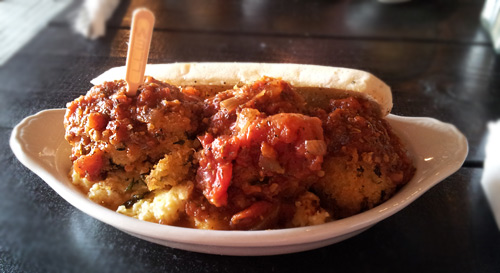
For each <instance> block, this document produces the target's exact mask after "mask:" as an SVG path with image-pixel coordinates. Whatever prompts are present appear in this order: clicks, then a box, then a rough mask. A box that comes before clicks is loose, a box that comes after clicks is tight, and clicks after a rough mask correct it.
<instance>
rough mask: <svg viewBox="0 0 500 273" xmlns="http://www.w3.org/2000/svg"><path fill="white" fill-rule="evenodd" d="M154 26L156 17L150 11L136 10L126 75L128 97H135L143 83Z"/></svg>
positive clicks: (133, 16)
mask: <svg viewBox="0 0 500 273" xmlns="http://www.w3.org/2000/svg"><path fill="white" fill-rule="evenodd" d="M154 24H155V16H154V15H153V13H152V12H151V11H149V10H148V9H145V8H140V9H136V10H135V11H134V13H133V14H132V26H131V27H130V40H129V45H128V52H127V72H126V74H125V81H126V82H127V96H135V94H136V92H137V88H138V87H139V85H141V84H142V82H143V79H144V71H145V70H146V64H147V62H148V55H149V47H150V45H151V37H152V36H153V27H154Z"/></svg>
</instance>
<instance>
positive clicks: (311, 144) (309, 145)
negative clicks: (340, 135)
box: [305, 140, 326, 156]
mask: <svg viewBox="0 0 500 273" xmlns="http://www.w3.org/2000/svg"><path fill="white" fill-rule="evenodd" d="M305 148H306V151H307V152H309V153H310V154H313V155H317V156H322V155H325V154H326V143H325V141H324V140H306V142H305Z"/></svg>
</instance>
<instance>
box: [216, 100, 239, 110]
mask: <svg viewBox="0 0 500 273" xmlns="http://www.w3.org/2000/svg"><path fill="white" fill-rule="evenodd" d="M240 104H241V101H240V99H238V98H237V97H232V98H229V99H227V100H223V101H221V102H220V107H221V108H224V109H226V110H227V111H228V112H231V111H233V110H234V109H236V108H238V106H239V105H240Z"/></svg>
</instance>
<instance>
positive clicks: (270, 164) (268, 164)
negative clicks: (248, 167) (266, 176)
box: [259, 156, 285, 174]
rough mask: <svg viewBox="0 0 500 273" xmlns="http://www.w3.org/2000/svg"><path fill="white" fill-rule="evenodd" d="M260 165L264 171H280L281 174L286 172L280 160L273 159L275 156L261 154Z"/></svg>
mask: <svg viewBox="0 0 500 273" xmlns="http://www.w3.org/2000/svg"><path fill="white" fill-rule="evenodd" d="M259 166H260V167H261V168H262V169H263V170H264V171H268V172H275V173H279V174H284V173H285V169H283V168H282V167H281V165H280V163H279V162H278V160H276V159H273V158H269V157H265V156H261V157H260V158H259Z"/></svg>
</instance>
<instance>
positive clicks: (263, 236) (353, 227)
mask: <svg viewBox="0 0 500 273" xmlns="http://www.w3.org/2000/svg"><path fill="white" fill-rule="evenodd" d="M64 111H65V110H64V109H51V110H45V111H42V112H39V113H37V114H35V115H33V116H29V117H27V118H25V119H24V120H23V121H21V122H20V123H19V124H18V125H17V126H16V127H15V128H14V130H13V132H12V135H11V138H10V146H11V148H12V151H13V152H14V154H15V155H16V156H17V158H18V159H19V161H21V163H22V164H24V165H25V166H26V167H28V168H29V169H30V170H32V171H33V172H34V173H36V174H37V175H38V176H40V177H41V178H42V179H43V180H45V182H46V183H47V184H48V185H49V186H50V187H52V188H53V189H54V190H55V191H56V192H57V193H58V194H59V195H60V196H61V197H63V198H64V199H65V200H66V201H68V202H69V203H70V204H72V205H73V206H75V207H76V208H78V209H79V210H81V211H83V212H85V213H86V214H88V215H90V216H92V217H94V218H96V219H98V220H100V221H102V222H104V223H107V224H109V225H112V226H114V227H116V228H118V229H120V230H122V231H124V232H126V233H129V234H131V235H133V236H136V237H138V238H141V239H144V240H147V241H150V242H154V243H158V244H161V245H165V246H169V247H174V248H179V249H184V250H190V251H196V252H203V253H212V254H225V255H274V254H285V253H292V252H299V251H305V250H310V249H314V248H319V247H322V246H326V245H330V244H333V243H337V242H340V241H342V240H345V239H347V238H350V237H352V236H354V235H357V234H359V233H360V232H362V231H364V230H366V229H368V228H369V227H371V226H373V225H374V224H376V223H378V222H379V221H381V220H383V219H385V218H387V217H389V216H391V215H393V214H394V213H396V212H398V211H400V210H401V209H403V208H404V207H406V206H407V205H409V204H410V203H411V202H413V201H414V200H415V199H417V198H418V197H419V196H421V195H422V194H423V193H424V192H426V191H427V190H429V189H430V188H431V187H433V186H434V185H436V184H437V183H439V182H440V181H442V180H443V179H445V178H446V177H448V176H449V175H451V174H452V173H454V172H455V171H457V170H458V169H459V168H460V167H461V165H462V163H463V162H464V160H465V157H466V156H467V152H468V146H467V140H466V138H465V137H464V136H463V135H462V133H460V132H459V131H458V130H457V129H456V128H455V127H454V126H453V125H451V124H447V123H443V122H440V121H438V120H435V119H431V118H410V117H400V116H395V115H389V116H388V117H387V119H388V121H389V122H390V124H391V125H392V127H393V128H394V130H395V131H396V133H397V134H398V135H399V136H400V138H401V139H402V141H403V142H404V143H405V144H406V145H407V147H408V148H409V151H410V152H411V154H412V156H413V159H414V163H415V166H416V168H417V171H416V173H415V176H414V178H413V179H412V180H411V181H410V182H409V183H408V184H407V185H405V186H404V187H403V188H402V189H401V190H400V191H399V192H398V193H397V194H396V195H394V196H393V197H392V198H391V199H389V200H388V201H386V202H384V203H383V204H381V205H379V206H377V207H375V208H373V209H371V210H368V211H365V212H363V213H360V214H357V215H354V216H351V217H348V218H345V219H342V220H337V221H333V222H330V223H326V224H322V225H317V226H311V227H301V228H290V229H279V230H263V231H215V230H198V229H190V228H181V227H174V226H166V225H160V224H155V223H150V222H145V221H140V220H137V219H135V218H131V217H128V216H125V215H122V214H119V213H116V212H114V211H112V210H109V209H106V208H104V207H102V206H100V205H98V204H95V203H93V202H92V201H90V200H89V199H87V197H86V196H85V195H84V194H82V193H81V192H80V191H78V190H77V188H76V187H74V186H73V184H72V183H71V181H70V179H69V177H68V172H69V169H70V166H71V162H70V160H69V155H70V146H69V144H68V143H67V142H66V141H65V140H64V128H63V116H64ZM445 217H446V216H445Z"/></svg>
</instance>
